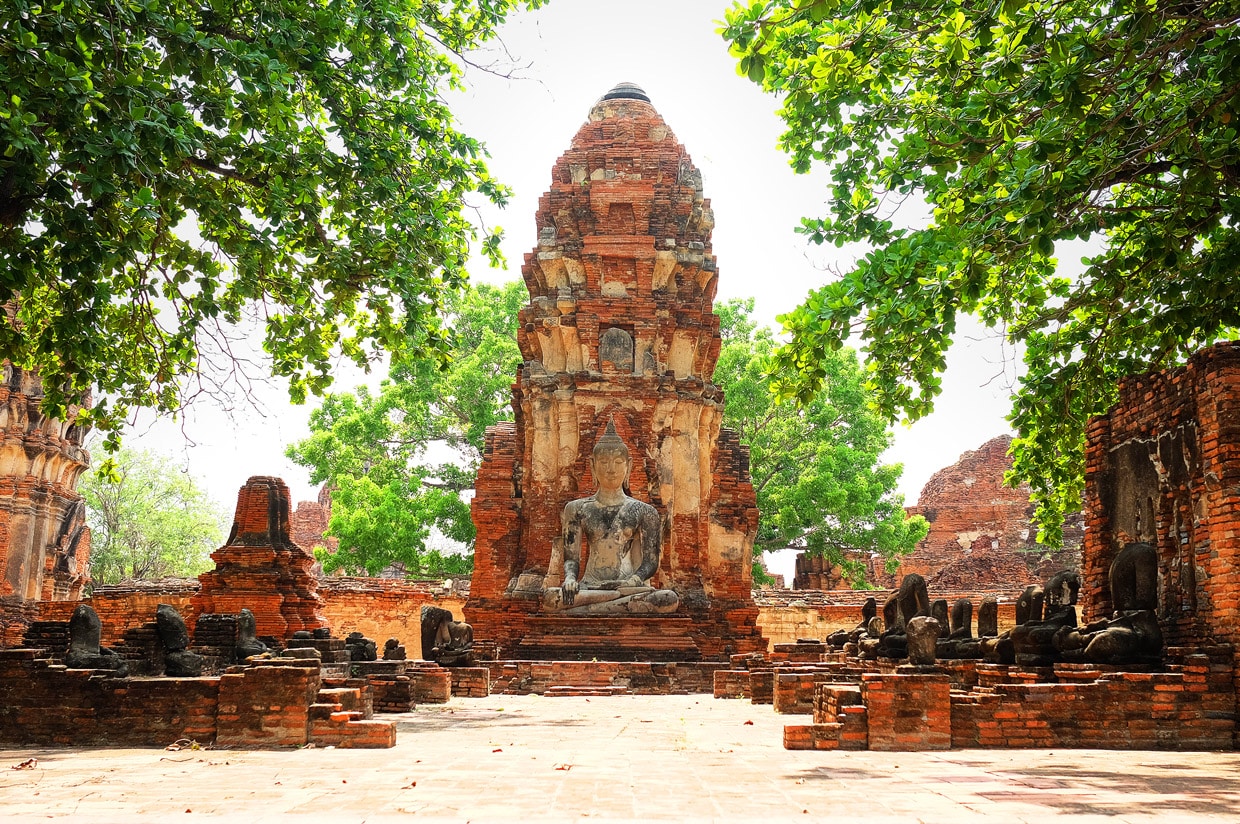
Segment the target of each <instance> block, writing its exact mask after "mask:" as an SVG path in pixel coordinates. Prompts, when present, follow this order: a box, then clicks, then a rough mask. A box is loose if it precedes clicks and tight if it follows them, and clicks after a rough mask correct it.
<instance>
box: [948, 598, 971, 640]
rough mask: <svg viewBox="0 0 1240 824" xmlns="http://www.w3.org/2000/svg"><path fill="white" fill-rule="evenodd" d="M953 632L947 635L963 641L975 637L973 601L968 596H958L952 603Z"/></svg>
mask: <svg viewBox="0 0 1240 824" xmlns="http://www.w3.org/2000/svg"><path fill="white" fill-rule="evenodd" d="M951 620H952V623H951V633H950V634H949V635H948V636H947V637H948V638H951V639H952V640H955V641H963V640H967V639H969V638H972V637H973V602H972V601H970V600H969V599H968V598H958V599H957V600H956V603H954V604H952V616H951Z"/></svg>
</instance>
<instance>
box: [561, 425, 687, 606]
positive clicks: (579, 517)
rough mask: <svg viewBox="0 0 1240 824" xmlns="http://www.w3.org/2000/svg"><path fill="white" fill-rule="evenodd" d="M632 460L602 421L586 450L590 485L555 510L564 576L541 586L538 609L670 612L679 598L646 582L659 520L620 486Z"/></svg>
mask: <svg viewBox="0 0 1240 824" xmlns="http://www.w3.org/2000/svg"><path fill="white" fill-rule="evenodd" d="M632 468H633V459H632V457H631V456H630V454H629V448H628V447H627V446H626V445H625V443H624V441H622V440H621V439H620V436H619V435H617V434H616V429H615V426H614V425H613V424H612V423H610V422H609V423H608V424H607V430H606V431H605V432H604V433H603V436H602V437H601V438H599V440H598V443H596V444H595V445H594V452H593V453H592V455H591V457H590V472H591V474H592V475H593V476H594V483H595V484H596V487H597V489H596V491H595V493H594V494H593V495H590V496H589V497H587V498H578V499H577V500H575V501H569V502H568V504H567V505H566V506H565V507H564V511H563V513H562V514H561V516H560V521H561V524H562V529H563V542H564V580H563V583H562V584H561V585H560V586H558V587H549V588H547V589H545V590H543V598H542V605H543V611H544V612H548V613H553V614H558V615H578V616H609V615H658V614H666V613H671V612H675V611H676V608H677V607H678V606H679V605H680V596H678V595H677V594H676V593H675V592H673V591H672V590H670V589H655V588H654V587H652V586H651V585H650V583H649V582H650V578H651V577H652V576H653V575H654V573H655V571H656V570H657V569H658V568H659V553H660V544H661V541H662V537H663V532H662V520H661V519H660V517H659V512H658V510H656V509H655V508H654V507H653V506H651V505H650V504H648V503H645V502H644V501H639V500H636V499H634V498H631V497H629V495H628V494H626V493H625V491H624V485H625V483H626V482H627V481H628V478H629V472H630V471H631V470H632ZM583 545H584V547H585V549H586V567H585V572H584V574H582V572H581V555H582V547H583Z"/></svg>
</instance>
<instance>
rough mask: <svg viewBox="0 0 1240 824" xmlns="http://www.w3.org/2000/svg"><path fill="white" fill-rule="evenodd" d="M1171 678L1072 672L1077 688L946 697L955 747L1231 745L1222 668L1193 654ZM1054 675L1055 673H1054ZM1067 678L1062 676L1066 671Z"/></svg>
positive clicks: (1229, 702)
mask: <svg viewBox="0 0 1240 824" xmlns="http://www.w3.org/2000/svg"><path fill="white" fill-rule="evenodd" d="M1183 661H1184V663H1182V664H1178V665H1175V666H1172V667H1171V671H1170V672H1106V671H1105V670H1106V669H1107V668H1101V670H1094V671H1093V672H1092V677H1091V673H1090V672H1089V671H1088V670H1086V669H1084V668H1082V670H1081V671H1078V672H1074V673H1072V675H1073V676H1074V678H1075V679H1077V680H1076V682H1075V683H1074V682H1071V681H1068V682H1060V683H1006V684H994V685H992V686H989V687H985V688H978V689H975V690H972V691H970V692H967V693H958V694H956V695H955V696H953V697H952V706H951V714H952V746H954V747H1009V748H1025V747H1098V748H1103V749H1121V750H1123V749H1132V750H1156V749H1157V750H1163V749H1171V750H1212V749H1230V748H1231V747H1232V730H1233V728H1234V726H1235V721H1234V718H1235V710H1236V701H1235V694H1234V693H1233V692H1232V688H1231V683H1230V682H1231V672H1230V669H1231V668H1230V666H1229V664H1228V663H1227V662H1224V663H1222V664H1218V663H1211V661H1210V658H1209V657H1207V656H1205V655H1193V656H1188V657H1186V658H1184V659H1183ZM1057 669H1059V668H1057ZM1065 674H1066V673H1065Z"/></svg>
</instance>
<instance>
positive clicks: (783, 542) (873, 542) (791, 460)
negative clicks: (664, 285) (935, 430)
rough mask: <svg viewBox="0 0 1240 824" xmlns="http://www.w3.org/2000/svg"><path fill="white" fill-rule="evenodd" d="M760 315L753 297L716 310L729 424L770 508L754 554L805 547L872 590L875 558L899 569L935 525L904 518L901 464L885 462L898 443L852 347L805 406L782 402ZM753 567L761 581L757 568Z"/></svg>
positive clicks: (830, 361)
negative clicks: (774, 387) (754, 315)
mask: <svg viewBox="0 0 1240 824" xmlns="http://www.w3.org/2000/svg"><path fill="white" fill-rule="evenodd" d="M752 311H753V300H752V299H749V300H744V301H741V300H732V301H728V302H726V303H723V304H721V305H719V306H717V307H716V312H717V313H718V315H719V317H720V327H721V330H722V333H723V348H722V350H721V351H720V355H719V362H718V365H717V366H716V367H715V382H716V383H717V384H719V386H720V387H722V388H723V390H724V401H725V403H724V424H725V425H727V426H730V427H732V428H733V429H735V430H737V432H739V433H740V438H741V441H742V443H744V444H745V445H746V446H748V447H749V455H750V473H751V475H752V478H753V484H754V489H755V490H756V491H757V495H758V510H759V511H760V512H761V517H760V519H759V521H758V539H757V542H756V544H755V547H754V549H755V551H757V552H764V551H771V550H777V549H784V548H788V547H792V548H799V549H804V550H806V551H808V552H809V553H810V554H811V555H813V556H817V557H821V558H824V559H825V560H826V561H827V562H828V563H829V564H831V565H833V566H838V567H839V568H840V569H841V570H842V571H843V573H844V576H845V578H846V579H847V581H848V582H849V584H850V585H852V586H855V587H861V586H864V585H865V583H866V580H865V574H866V561H867V560H868V559H869V558H871V557H872V556H878V557H879V558H881V559H882V561H883V563H884V564H885V565H886V567H887V569H888V570H889V571H894V568H895V566H896V565H897V564H898V563H899V558H900V556H901V555H905V554H907V553H909V552H912V551H913V548H914V547H915V546H916V545H917V542H918V541H920V540H921V539H922V538H924V537H925V535H926V532H927V529H928V526H927V524H926V521H925V519H924V518H922V517H921V516H920V515H918V516H914V517H912V518H906V517H905V514H904V507H903V499H902V498H901V497H900V496H899V495H897V494H896V493H895V488H896V483H897V482H898V481H899V479H900V473H901V471H902V468H901V467H900V466H899V465H898V464H894V465H893V464H883V463H881V460H882V454H883V452H884V451H885V450H886V449H887V447H888V446H889V445H890V442H891V436H890V434H889V433H888V430H887V423H886V420H885V419H883V418H882V417H881V416H880V415H878V414H877V412H875V411H874V410H873V409H872V408H871V403H872V396H871V394H870V392H869V391H868V390H867V389H866V388H865V375H864V373H863V371H862V369H861V367H860V365H859V364H858V363H857V358H856V355H854V354H853V352H852V350H850V349H838V350H831V351H829V352H828V353H827V354H826V357H824V359H823V361H822V369H823V376H822V380H821V382H820V384H819V389H818V391H817V392H815V393H814V394H813V395H812V396H811V397H810V398H809V400H808V401H807V402H806V403H805V404H803V405H798V404H797V403H796V402H795V401H792V400H784V401H781V400H778V399H777V398H776V397H775V395H774V394H773V393H772V391H771V386H770V378H769V370H770V369H771V357H772V355H773V353H774V352H775V349H776V347H777V345H778V344H777V342H776V341H775V339H774V337H773V336H772V334H771V330H770V329H767V328H765V327H763V328H761V329H759V328H756V327H755V324H754V323H753V321H752V320H751V319H750V313H751V312H752ZM754 571H755V578H756V579H760V577H761V576H760V572H759V568H758V566H757V564H755V566H754ZM759 582H761V581H760V580H759Z"/></svg>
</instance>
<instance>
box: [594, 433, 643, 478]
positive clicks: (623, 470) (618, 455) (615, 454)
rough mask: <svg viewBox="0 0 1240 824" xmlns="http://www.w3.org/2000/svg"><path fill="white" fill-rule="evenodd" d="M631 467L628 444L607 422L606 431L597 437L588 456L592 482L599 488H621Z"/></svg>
mask: <svg viewBox="0 0 1240 824" xmlns="http://www.w3.org/2000/svg"><path fill="white" fill-rule="evenodd" d="M632 469H633V457H632V455H630V454H629V448H628V446H626V445H625V443H624V441H622V440H621V439H620V436H619V435H617V434H616V430H615V427H614V426H613V425H612V424H611V423H608V424H607V431H606V432H604V433H603V437H601V438H599V439H598V443H596V444H595V445H594V452H593V453H592V454H591V456H590V473H591V474H592V475H593V476H594V483H595V484H597V485H598V487H599V489H607V490H616V489H621V488H623V487H624V484H625V482H627V481H628V479H629V472H630V471H632Z"/></svg>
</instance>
